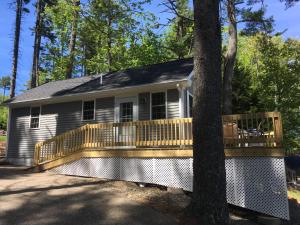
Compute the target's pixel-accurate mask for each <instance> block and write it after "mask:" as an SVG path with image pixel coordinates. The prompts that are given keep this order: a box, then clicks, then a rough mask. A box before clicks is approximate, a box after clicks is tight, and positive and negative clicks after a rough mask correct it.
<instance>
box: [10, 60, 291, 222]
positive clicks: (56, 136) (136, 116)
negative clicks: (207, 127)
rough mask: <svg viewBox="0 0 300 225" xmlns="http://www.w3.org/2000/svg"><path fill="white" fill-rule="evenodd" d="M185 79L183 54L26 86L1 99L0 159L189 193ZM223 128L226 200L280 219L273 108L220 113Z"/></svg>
mask: <svg viewBox="0 0 300 225" xmlns="http://www.w3.org/2000/svg"><path fill="white" fill-rule="evenodd" d="M192 77H193V60H192V59H183V60H176V61H171V62H166V63H161V64H155V65H149V66H144V67H140V68H132V69H127V70H124V71H119V72H112V73H107V74H102V75H96V76H89V77H81V78H74V79H69V80H63V81H54V82H50V83H46V84H44V85H41V86H39V87H37V88H34V89H31V90H29V91H26V92H25V93H23V94H21V95H19V96H17V97H15V98H13V99H10V100H9V101H7V102H5V104H6V105H7V106H8V107H9V123H8V142H7V155H6V158H7V160H8V161H9V162H11V163H15V164H21V165H35V169H37V170H39V171H41V170H50V171H51V172H54V173H59V174H68V175H76V176H89V177H100V178H107V179H117V180H127V181H133V182H143V183H153V184H159V185H165V186H170V187H177V188H183V189H184V190H187V191H192V190H193V150H192V144H193V133H192V132H193V129H192V125H193V123H192V118H191V116H192V107H191V106H192V98H193V97H192V94H191V89H192ZM193 113H196V112H193ZM223 134H224V135H223V136H224V139H223V140H224V146H225V149H224V153H225V167H226V182H227V187H226V188H227V201H228V202H229V203H230V204H233V205H236V206H239V207H244V208H247V209H251V210H255V211H258V212H261V213H265V214H269V215H272V216H275V217H280V218H283V219H288V218H289V210H288V201H287V186H286V176H285V167H284V152H283V150H282V125H281V116H280V113H279V112H263V113H250V114H249V113H248V114H235V115H225V116H223ZM204 172H206V171H204Z"/></svg>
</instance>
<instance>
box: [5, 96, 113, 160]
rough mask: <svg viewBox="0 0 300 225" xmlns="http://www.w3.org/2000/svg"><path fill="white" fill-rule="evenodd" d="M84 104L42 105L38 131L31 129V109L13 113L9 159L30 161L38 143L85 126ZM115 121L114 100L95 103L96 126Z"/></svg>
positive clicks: (19, 109)
mask: <svg viewBox="0 0 300 225" xmlns="http://www.w3.org/2000/svg"><path fill="white" fill-rule="evenodd" d="M81 113H82V101H76V102H68V103H58V104H50V105H43V106H42V110H41V117H40V127H39V129H30V128H29V121H30V107H25V108H16V109H12V111H11V122H10V135H9V144H8V153H7V158H19V159H20V158H23V159H31V158H32V157H33V153H34V145H35V143H36V142H39V141H43V140H46V139H49V138H51V137H54V136H56V135H58V134H61V133H63V132H66V131H68V130H71V129H74V128H77V127H80V126H82V125H83V124H85V123H88V122H86V121H85V122H83V121H81ZM113 121H114V98H113V97H111V98H103V99H97V100H96V113H95V120H94V121H89V122H91V123H95V122H98V123H99V122H113Z"/></svg>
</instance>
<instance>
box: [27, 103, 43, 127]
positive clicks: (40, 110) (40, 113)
mask: <svg viewBox="0 0 300 225" xmlns="http://www.w3.org/2000/svg"><path fill="white" fill-rule="evenodd" d="M37 107H39V108H40V113H39V117H38V118H39V126H38V127H36V128H31V118H32V116H31V109H32V108H37ZM41 112H42V106H41V105H37V106H30V117H29V129H30V130H38V129H40V125H41V114H42V113H41ZM34 118H37V117H34Z"/></svg>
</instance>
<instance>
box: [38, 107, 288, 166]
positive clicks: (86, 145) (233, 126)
mask: <svg viewBox="0 0 300 225" xmlns="http://www.w3.org/2000/svg"><path fill="white" fill-rule="evenodd" d="M223 131H224V146H225V148H248V147H280V146H281V143H282V141H281V140H282V125H281V118H280V113H278V112H268V113H255V114H236V115H226V116H223ZM192 144H193V135H192V118H178V119H163V120H147V121H134V122H124V123H99V124H87V125H84V126H82V127H80V128H77V129H74V130H71V131H68V132H66V133H63V134H61V135H58V136H56V137H53V138H51V139H49V140H46V141H43V142H40V143H37V144H36V147H35V156H34V158H35V163H36V164H39V163H42V162H45V161H49V160H53V159H57V158H59V157H62V156H66V155H69V154H72V153H74V152H77V151H81V150H84V149H122V148H178V149H181V148H185V147H189V146H191V145H192Z"/></svg>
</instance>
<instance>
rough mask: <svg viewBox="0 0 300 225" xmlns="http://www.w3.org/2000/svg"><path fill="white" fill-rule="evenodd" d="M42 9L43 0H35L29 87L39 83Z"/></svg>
mask: <svg viewBox="0 0 300 225" xmlns="http://www.w3.org/2000/svg"><path fill="white" fill-rule="evenodd" d="M43 11H44V0H37V3H36V21H35V36H34V46H33V60H32V71H31V86H30V88H35V87H36V86H38V85H39V59H40V48H41V37H42V13H43Z"/></svg>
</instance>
